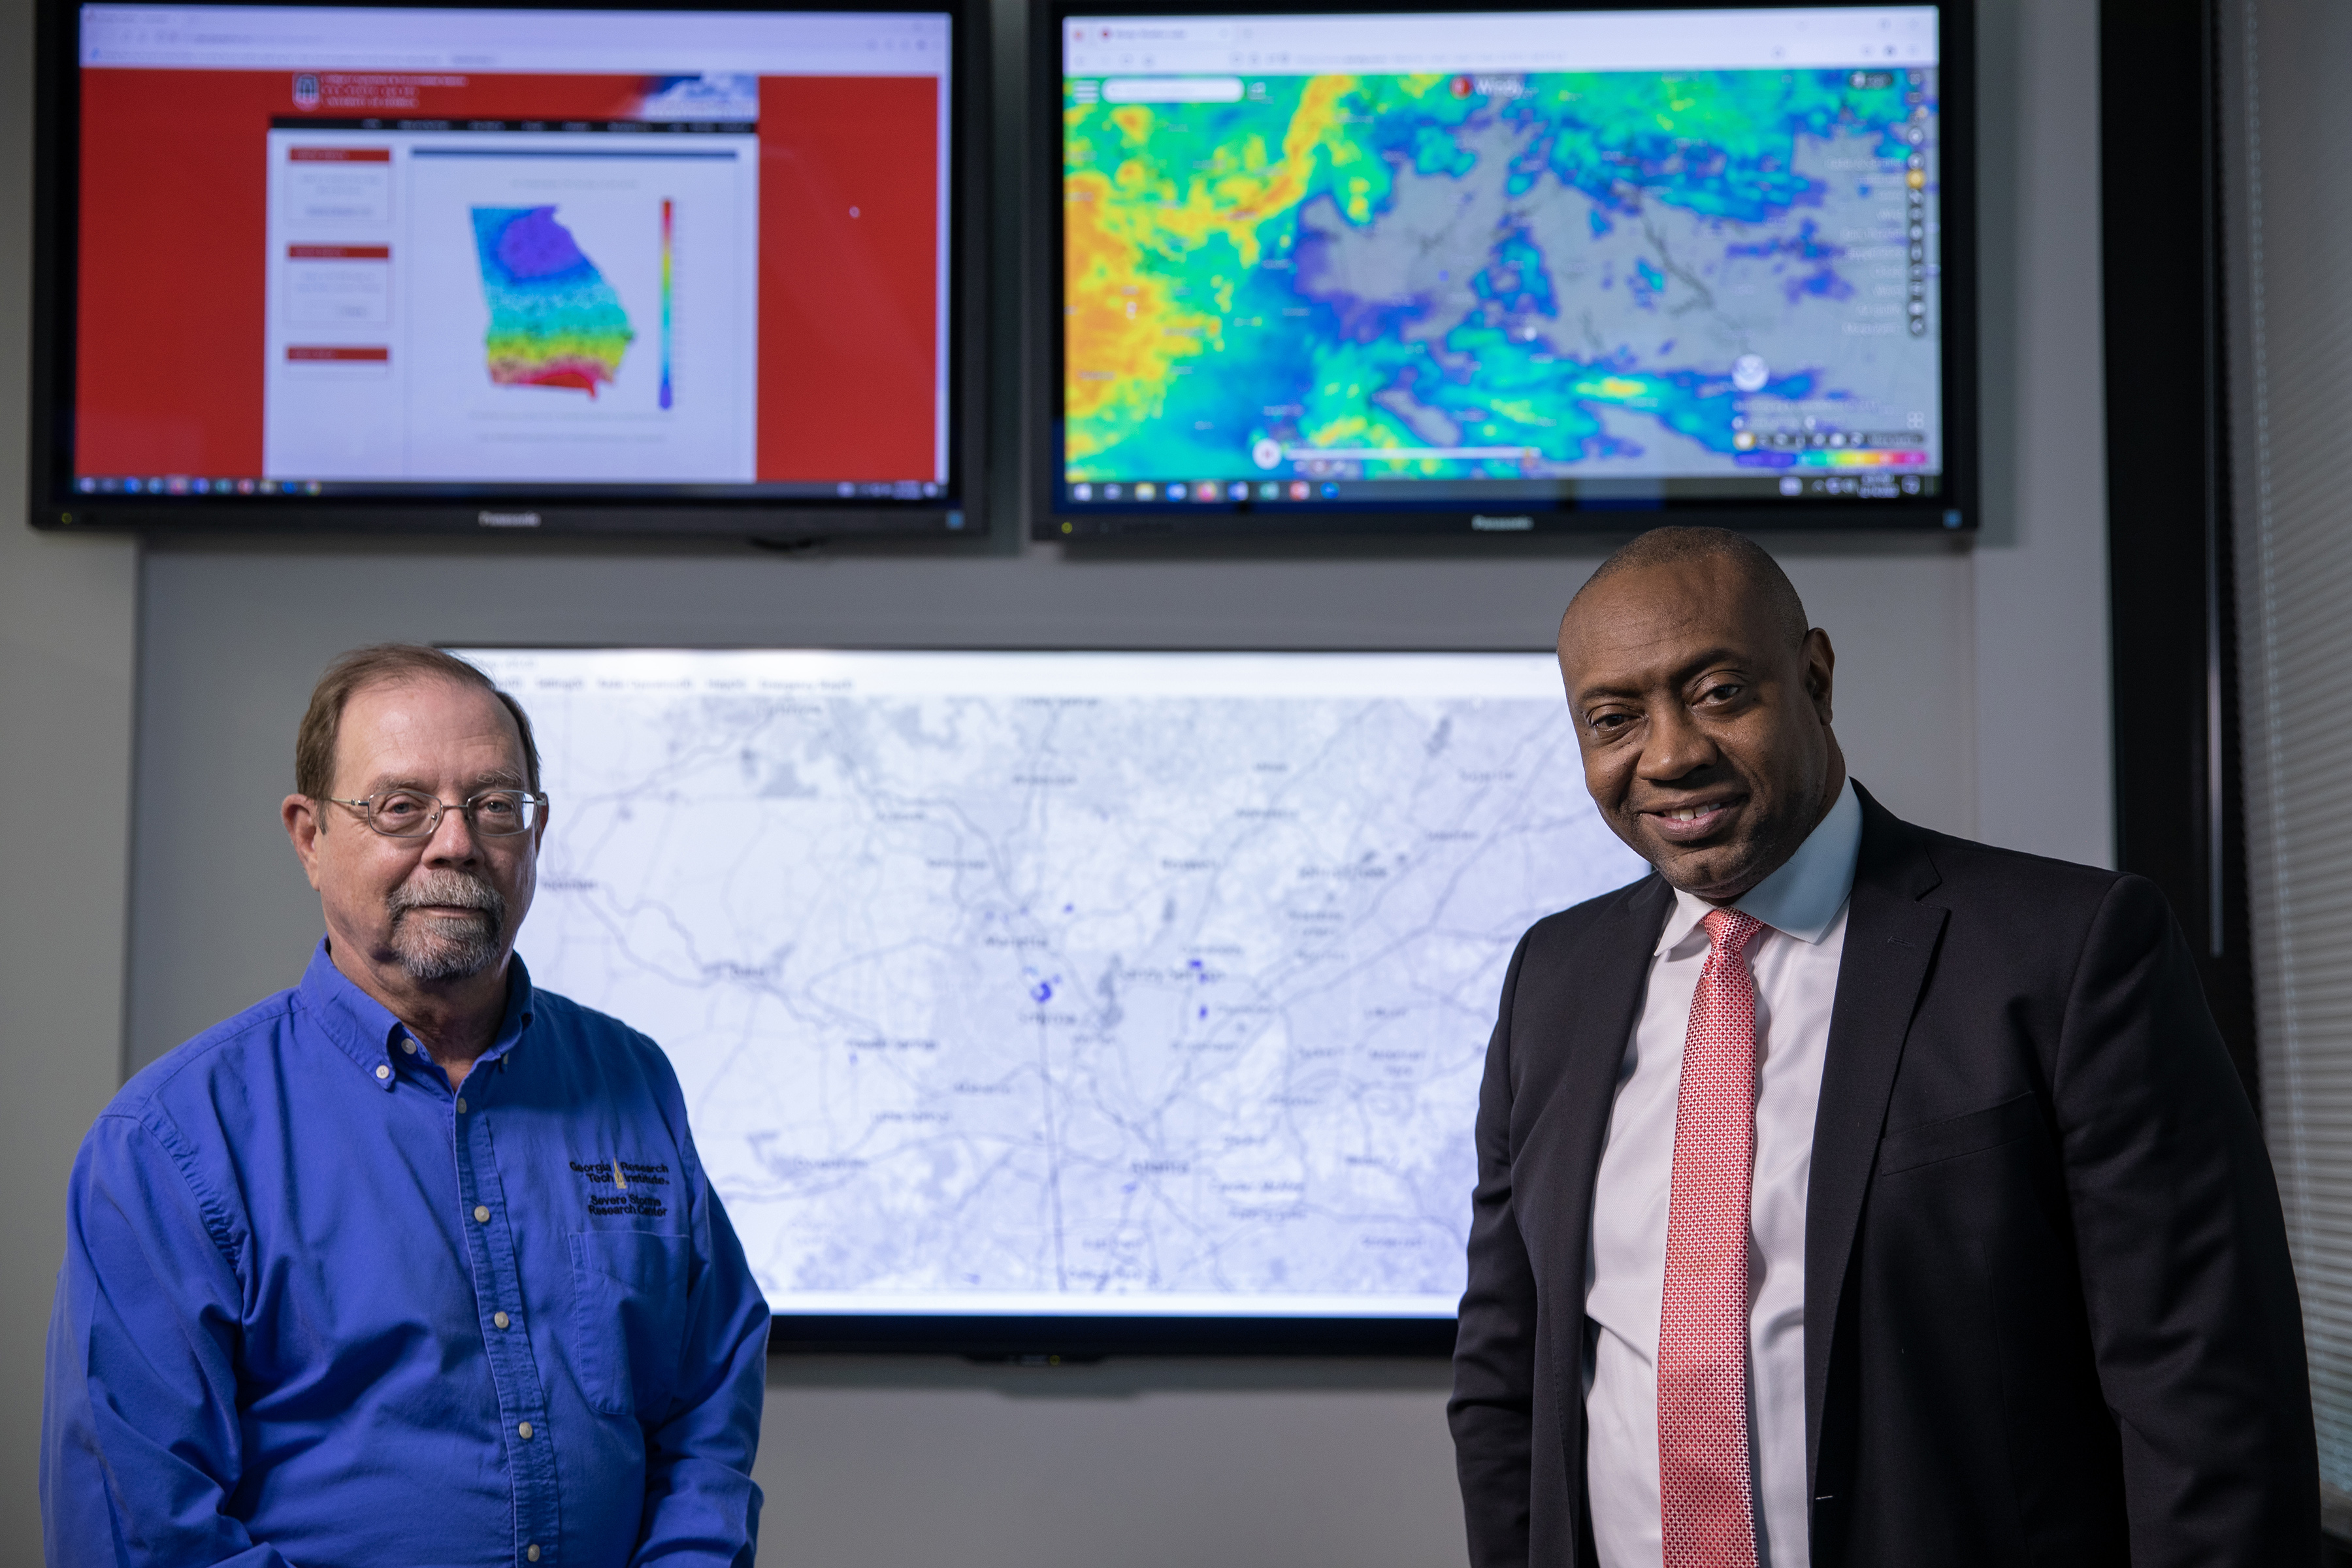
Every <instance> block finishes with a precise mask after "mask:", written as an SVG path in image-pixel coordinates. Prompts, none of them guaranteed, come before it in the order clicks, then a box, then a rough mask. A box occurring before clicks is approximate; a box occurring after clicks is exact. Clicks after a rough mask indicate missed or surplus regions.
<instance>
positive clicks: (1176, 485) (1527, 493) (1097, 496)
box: [1061, 452, 1943, 508]
mask: <svg viewBox="0 0 2352 1568" xmlns="http://www.w3.org/2000/svg"><path fill="white" fill-rule="evenodd" d="M1808 456H1809V457H1818V458H1821V459H1822V461H1821V462H1818V463H1816V462H1808V463H1806V464H1805V467H1806V468H1808V469H1809V470H1810V469H1812V468H1825V467H1830V466H1831V465H1832V462H1834V463H1835V466H1836V467H1837V468H1841V469H1843V468H1848V467H1849V466H1852V465H1854V464H1858V463H1861V462H1863V461H1864V460H1866V459H1868V458H1884V457H1885V454H1882V453H1850V452H1840V453H1829V452H1823V453H1820V454H1808ZM1904 456H1905V457H1906V458H1908V457H1909V456H1910V455H1909V454H1905V455H1904ZM1922 457H1924V454H1923V455H1922ZM1942 489H1943V485H1942V480H1941V476H1940V475H1938V474H1935V473H1929V474H1925V475H1923V474H1918V473H1903V472H1899V471H1895V470H1891V469H1884V468H1881V467H1880V466H1879V465H1876V464H1873V465H1871V466H1869V467H1866V468H1863V469H1862V471H1860V472H1858V473H1850V472H1832V473H1830V474H1826V475H1822V474H1817V473H1813V472H1811V471H1808V472H1806V473H1804V474H1796V473H1780V474H1777V475H1776V474H1772V473H1762V474H1743V475H1738V476H1726V477H1721V478H1710V479H1696V480H1694V479H1681V480H1661V479H1650V480H1623V479H1621V480H1617V481H1613V482H1611V481H1602V482H1600V483H1594V482H1592V481H1584V482H1582V483H1580V484H1576V485H1563V484H1561V483H1559V482H1558V481H1553V480H1541V479H1537V480H1527V479H1487V480H1453V481H1431V480H1427V479H1402V480H1399V479H1360V480H1349V481H1345V482H1342V481H1339V480H1336V479H1321V480H1310V479H1288V480H1283V479H1192V480H1188V479H1173V480H1157V479H1133V480H1095V479H1078V480H1072V481H1068V482H1066V483H1065V484H1064V485H1063V486H1062V494H1061V500H1062V503H1063V504H1064V505H1076V506H1092V507H1097V508H1108V507H1118V506H1132V505H1143V506H1164V505H1166V504H1168V503H1170V502H1180V503H1181V502H1191V503H1193V504H1195V505H1210V506H1234V505H1256V504H1259V503H1263V502H1269V501H1271V502H1276V503H1282V502H1293V503H1314V502H1331V501H1339V502H1341V503H1343V504H1344V503H1355V504H1358V505H1371V506H1384V505H1393V504H1396V503H1399V502H1406V503H1420V504H1426V503H1433V502H1442V501H1446V500H1475V501H1487V500H1521V501H1546V500H1550V501H1574V500H1597V501H1604V502H1605V501H1611V500H1619V501H1633V500H1660V499H1664V497H1665V496H1667V495H1668V494H1670V493H1672V494H1676V495H1680V496H1682V497H1683V498H1685V499H1695V500H1698V499H1703V500H1766V499H1768V498H1770V497H1774V496H1779V497H1782V498H1785V499H1789V500H1797V499H1800V498H1804V499H1811V498H1814V497H1821V496H1853V497H1856V498H1857V499H1864V500H1894V499H1896V498H1898V497H1900V498H1906V499H1917V498H1933V497H1936V496H1937V495H1939V494H1941V492H1942Z"/></svg>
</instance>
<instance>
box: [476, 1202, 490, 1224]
mask: <svg viewBox="0 0 2352 1568" xmlns="http://www.w3.org/2000/svg"><path fill="white" fill-rule="evenodd" d="M474 1218H475V1220H476V1221H477V1222H478V1223H480V1224H482V1225H488V1224H489V1223H490V1205H488V1204H476V1205H474Z"/></svg>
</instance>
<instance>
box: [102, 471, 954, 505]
mask: <svg viewBox="0 0 2352 1568" xmlns="http://www.w3.org/2000/svg"><path fill="white" fill-rule="evenodd" d="M948 489H949V487H948V486H947V485H945V484H943V483H941V482H940V481H939V480H937V479H768V480H758V481H751V482H745V483H719V484H696V483H683V484H681V483H672V482H653V483H646V484H628V483H618V484H598V485H577V484H573V485H566V484H552V483H551V484H515V483H511V482H508V483H497V482H482V483H466V484H435V483H432V482H429V481H417V480H404V481H393V482H387V481H384V480H361V479H278V478H270V479H261V478H258V477H255V476H249V475H240V476H236V477H229V478H214V477H210V476H197V475H193V474H163V475H150V474H83V475H80V476H78V477H77V478H76V479H75V480H74V481H73V499H74V500H77V501H80V502H82V503H84V504H89V503H92V502H96V501H99V500H117V499H122V500H128V499H131V498H136V499H138V500H161V501H167V502H183V501H205V500H237V501H261V502H265V503H266V502H270V501H285V500H320V499H332V498H343V499H357V500H374V501H424V502H451V503H456V504H458V505H463V504H466V503H467V502H474V501H481V502H498V501H502V500H545V501H572V502H583V503H588V502H597V501H608V502H609V501H621V502H653V503H659V502H662V501H672V500H680V501H713V500H718V501H728V500H741V501H778V500H803V501H811V500H814V501H855V502H857V503H859V504H861V505H863V504H869V503H872V502H877V501H914V502H918V503H919V502H924V501H929V502H932V503H934V504H937V502H938V501H939V500H940V497H941V496H943V495H945V494H946V493H947V492H948Z"/></svg>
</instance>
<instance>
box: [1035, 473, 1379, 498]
mask: <svg viewBox="0 0 2352 1568" xmlns="http://www.w3.org/2000/svg"><path fill="white" fill-rule="evenodd" d="M1340 496H1341V490H1340V488H1339V485H1337V484H1335V483H1333V482H1331V481H1330V480H1328V479H1327V480H1325V481H1323V482H1322V483H1320V484H1318V483H1315V482H1313V481H1310V480H1307V479H1292V480H1290V481H1289V482H1287V483H1285V482H1283V481H1282V480H1280V479H1258V480H1255V481H1252V480H1248V479H1201V480H1198V481H1192V480H1186V479H1174V480H1171V481H1169V482H1167V483H1165V484H1163V483H1160V481H1158V480H1156V479H1138V480H1136V481H1135V482H1134V483H1132V484H1122V483H1108V484H1095V483H1093V482H1090V481H1087V480H1081V481H1079V482H1078V483H1076V484H1074V485H1072V486H1070V487H1069V498H1070V500H1074V501H1092V500H1107V501H1123V500H1133V501H1155V502H1156V501H1171V500H1174V501H1182V500H1189V501H1240V500H1339V499H1340Z"/></svg>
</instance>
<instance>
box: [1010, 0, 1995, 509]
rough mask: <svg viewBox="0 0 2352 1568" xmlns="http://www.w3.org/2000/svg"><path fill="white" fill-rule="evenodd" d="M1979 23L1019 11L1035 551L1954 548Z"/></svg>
mask: <svg viewBox="0 0 2352 1568" xmlns="http://www.w3.org/2000/svg"><path fill="white" fill-rule="evenodd" d="M1966 6H1967V0H1957V3H1953V4H1944V5H1806V6H1788V5H1736V6H1723V7H1716V8H1709V9H1663V8H1642V9H1598V8H1582V7H1578V8H1564V7H1551V6H1546V7H1536V6H1528V7H1522V8H1513V9H1507V10H1506V9H1486V8H1484V7H1481V8H1476V9H1473V10H1468V11H1459V10H1454V11H1440V10H1431V9H1413V8H1411V7H1409V6H1399V7H1394V8H1372V7H1368V6H1365V5H1333V6H1329V7H1323V8H1302V9H1296V10H1285V11H1280V12H1237V11H1234V10H1232V9H1230V7H1229V6H1220V5H1213V4H1212V5H1201V6H1199V7H1197V8H1192V9H1187V8H1184V7H1181V6H1179V7H1175V8H1171V7H1170V6H1167V5H1095V4H1088V3H1087V0H1034V13H1033V15H1034V21H1033V27H1034V34H1035V44H1034V47H1035V55H1034V60H1033V65H1032V70H1033V78H1032V92H1033V96H1034V100H1035V110H1036V121H1035V124H1034V141H1035V145H1036V151H1035V153H1034V166H1033V168H1032V171H1031V176H1032V182H1033V185H1034V189H1035V191H1036V192H1037V193H1040V195H1041V199H1040V200H1039V202H1038V203H1037V206H1036V211H1035V215H1034V216H1035V222H1036V225H1037V227H1038V230H1039V243H1038V245H1037V246H1036V253H1037V255H1038V257H1039V258H1040V259H1039V263H1038V265H1037V267H1036V268H1035V269H1034V270H1035V274H1036V278H1035V287H1037V288H1039V289H1041V290H1042V293H1043V299H1042V301H1041V305H1040V309H1039V311H1038V320H1039V321H1040V323H1041V332H1042V336H1041V339H1040V342H1038V344H1037V345H1036V357H1037V359H1038V361H1039V363H1042V364H1043V365H1044V366H1045V367H1046V369H1045V374H1041V375H1040V376H1039V377H1038V378H1037V385H1036V387H1035V389H1034V396H1035V397H1036V398H1037V400H1038V403H1039V409H1038V417H1037V420H1036V426H1037V428H1036V439H1037V441H1038V442H1039V446H1038V449H1037V453H1036V472H1037V474H1038V476H1039V482H1038V485H1037V487H1036V494H1035V500H1034V505H1035V509H1036V510H1035V511H1034V531H1035V532H1036V533H1037V534H1038V535H1039V536H1041V537H1050V538H1060V539H1077V538H1084V537H1088V536H1100V535H1118V534H1139V533H1143V534H1167V533H1179V534H1181V533H1222V534H1232V533H1285V532H1292V533H1296V532H1434V533H1457V532H1460V533H1468V532H1499V533H1527V532H1540V531H1555V530H1587V531H1634V530H1638V529H1640V528H1643V527H1649V526H1654V525H1655V524H1657V523H1660V522H1668V521H1684V522H1701V521H1703V522H1710V523H1717V524H1723V525H1728V526H1732V527H1738V528H1806V529H1849V528H1855V527H1870V528H1888V527H1896V528H1914V527H1916V528H1932V529H1968V528H1972V527H1974V526H1975V525H1976V523H1977V521H1978V520H1977V516H1976V511H1975V507H1976V500H1975V468H1976V419H1975V402H1974V400H1975V354H1976V334H1975V325H1974V321H1975V312H1974V306H1973V301H1974V290H1975V282H1974V267H1973V259H1972V258H1973V255H1974V238H1973V227H1972V223H1971V216H1972V209H1973V197H1972V194H1971V190H1972V187H1971V183H1970V182H1971V157H1970V146H1971V140H1972V136H1973V132H1972V130H1971V128H1970V127H1971V123H1972V121H1971V116H1970V112H1969V70H1968V61H1969V57H1970V54H1971V51H1972V47H1973V46H1972V44H1971V42H1970V26H1969V14H1968V11H1967V9H1966ZM1628 511H1631V512H1633V513H1636V514H1638V515H1635V516H1630V517H1629V516H1625V515H1622V514H1623V513H1625V512H1628Z"/></svg>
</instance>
